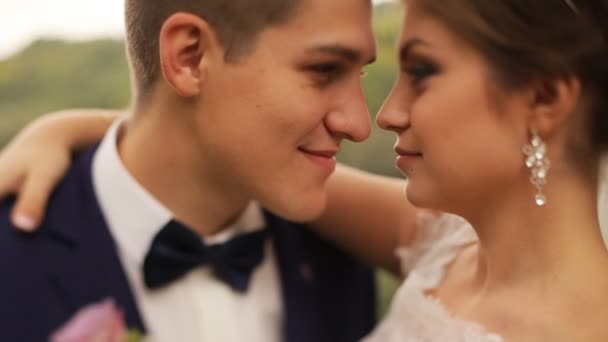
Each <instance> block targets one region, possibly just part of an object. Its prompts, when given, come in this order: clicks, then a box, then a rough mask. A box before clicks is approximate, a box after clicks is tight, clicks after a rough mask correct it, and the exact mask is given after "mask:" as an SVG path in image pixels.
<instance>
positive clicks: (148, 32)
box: [125, 0, 304, 93]
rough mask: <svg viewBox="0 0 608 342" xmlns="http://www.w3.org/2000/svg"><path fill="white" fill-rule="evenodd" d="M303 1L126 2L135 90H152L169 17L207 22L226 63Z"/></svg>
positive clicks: (210, 0) (154, 0)
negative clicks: (186, 15)
mask: <svg viewBox="0 0 608 342" xmlns="http://www.w3.org/2000/svg"><path fill="white" fill-rule="evenodd" d="M303 1H304V0H126V1H125V20H126V31H127V47H128V50H129V56H130V58H131V64H132V67H133V69H134V70H133V74H134V77H135V82H136V83H137V89H138V90H139V92H140V93H142V92H146V91H147V90H149V88H151V86H152V85H153V84H154V82H155V81H156V80H157V77H158V75H159V73H160V61H159V52H158V49H159V35H160V30H161V28H162V25H163V23H164V22H165V20H167V19H168V18H169V17H170V16H171V15H173V14H175V13H178V12H185V13H190V14H194V15H197V16H199V17H200V18H202V19H204V20H205V21H207V22H208V23H209V25H210V26H211V27H212V29H213V30H214V31H215V33H216V34H217V36H218V39H219V40H220V43H221V44H222V45H223V47H224V49H225V51H226V54H225V58H226V60H227V61H229V62H235V61H237V59H238V58H239V57H242V56H243V55H246V54H247V52H249V51H250V50H251V49H252V48H253V46H254V45H255V39H256V37H257V36H258V34H259V33H260V32H261V31H263V30H264V29H265V28H267V27H268V26H271V25H277V24H280V23H283V22H285V21H286V20H288V19H289V18H290V16H291V15H292V14H293V13H294V12H295V11H296V7H297V5H298V4H300V3H301V2H303Z"/></svg>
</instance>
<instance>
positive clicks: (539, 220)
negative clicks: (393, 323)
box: [466, 175, 608, 290]
mask: <svg viewBox="0 0 608 342" xmlns="http://www.w3.org/2000/svg"><path fill="white" fill-rule="evenodd" d="M582 179H584V178H583V177H576V176H575V175H570V176H568V175H560V176H558V175H555V177H553V180H552V181H553V183H551V182H550V183H549V185H548V186H547V189H546V191H545V192H546V194H547V198H548V202H547V204H546V205H545V206H544V207H537V206H536V204H535V203H534V195H533V193H532V192H531V195H530V196H529V197H530V198H529V199H528V200H522V199H521V195H519V196H520V197H519V198H518V197H517V196H516V195H511V194H521V193H523V192H525V191H518V189H513V190H512V191H511V192H510V193H509V194H506V196H505V197H506V199H505V200H503V201H501V203H500V204H497V205H494V206H489V208H487V210H482V211H479V210H478V211H477V212H476V213H474V214H472V215H469V216H470V217H466V218H467V219H468V220H469V222H471V224H472V225H473V226H474V228H475V230H476V231H477V234H478V236H479V239H480V246H479V251H478V265H477V272H476V277H475V280H474V286H476V287H478V288H479V289H484V290H490V289H499V288H501V287H513V286H519V285H524V286H528V285H533V284H537V285H538V286H539V289H542V288H543V287H544V286H545V285H547V283H546V282H547V281H550V285H551V286H552V287H556V286H560V283H563V285H564V286H570V285H567V284H570V283H571V280H572V279H570V278H572V277H573V276H575V274H576V273H581V274H587V275H589V273H590V272H596V271H597V270H599V269H603V270H604V272H603V273H604V274H608V272H606V270H608V253H607V252H606V248H605V245H604V243H603V240H602V237H601V232H600V229H599V223H598V214H597V199H596V196H597V195H596V188H597V185H596V184H595V182H593V184H591V182H585V181H582ZM527 186H529V187H530V188H532V186H531V185H527ZM576 281H580V279H578V280H576Z"/></svg>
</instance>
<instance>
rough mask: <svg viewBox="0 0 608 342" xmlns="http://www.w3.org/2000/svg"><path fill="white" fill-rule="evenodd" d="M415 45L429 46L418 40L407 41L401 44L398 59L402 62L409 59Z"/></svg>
mask: <svg viewBox="0 0 608 342" xmlns="http://www.w3.org/2000/svg"><path fill="white" fill-rule="evenodd" d="M416 45H426V46H429V44H428V43H427V42H425V41H424V40H422V39H420V38H412V39H409V40H407V41H406V42H404V43H403V44H401V47H400V48H399V59H400V60H402V61H404V60H406V59H407V58H408V57H409V55H410V53H411V51H412V49H413V48H414V46H416Z"/></svg>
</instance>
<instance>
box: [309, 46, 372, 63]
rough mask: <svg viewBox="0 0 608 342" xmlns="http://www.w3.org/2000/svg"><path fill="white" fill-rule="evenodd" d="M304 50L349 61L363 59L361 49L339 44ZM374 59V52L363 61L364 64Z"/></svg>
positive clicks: (359, 61) (356, 61)
mask: <svg viewBox="0 0 608 342" xmlns="http://www.w3.org/2000/svg"><path fill="white" fill-rule="evenodd" d="M306 52H308V53H323V54H328V55H333V56H337V57H340V58H343V59H346V60H348V61H349V62H351V63H361V62H362V61H363V53H362V52H361V51H359V50H357V49H355V48H352V47H348V46H344V45H340V44H331V45H319V46H315V47H311V48H308V49H306ZM375 61H376V54H374V55H373V56H372V57H371V58H370V59H369V60H367V61H365V64H372V63H374V62H375Z"/></svg>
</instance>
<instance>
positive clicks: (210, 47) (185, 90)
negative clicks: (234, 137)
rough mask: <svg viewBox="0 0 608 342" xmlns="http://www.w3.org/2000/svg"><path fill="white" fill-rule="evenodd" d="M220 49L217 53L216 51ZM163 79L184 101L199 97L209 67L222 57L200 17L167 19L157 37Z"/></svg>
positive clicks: (185, 14) (177, 15) (185, 16)
mask: <svg viewBox="0 0 608 342" xmlns="http://www.w3.org/2000/svg"><path fill="white" fill-rule="evenodd" d="M218 49H219V50H218ZM159 52H160V67H161V70H162V74H163V77H164V78H165V80H166V81H167V83H169V84H170V85H171V87H173V88H174V89H175V91H176V92H177V93H178V94H179V95H180V96H183V97H193V96H197V95H199V94H200V89H201V84H202V82H204V81H205V75H206V74H207V70H208V68H209V67H210V65H211V64H212V63H210V62H211V61H210V60H211V59H213V58H216V57H217V56H218V54H221V46H220V45H219V43H218V41H217V39H216V36H215V32H214V31H213V30H212V29H211V27H210V26H209V25H208V23H207V22H206V21H205V20H203V19H201V18H200V17H198V16H196V15H192V14H187V13H177V14H174V15H172V16H171V17H169V19H167V20H166V21H165V22H164V24H163V26H162V29H161V32H160V37H159Z"/></svg>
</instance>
